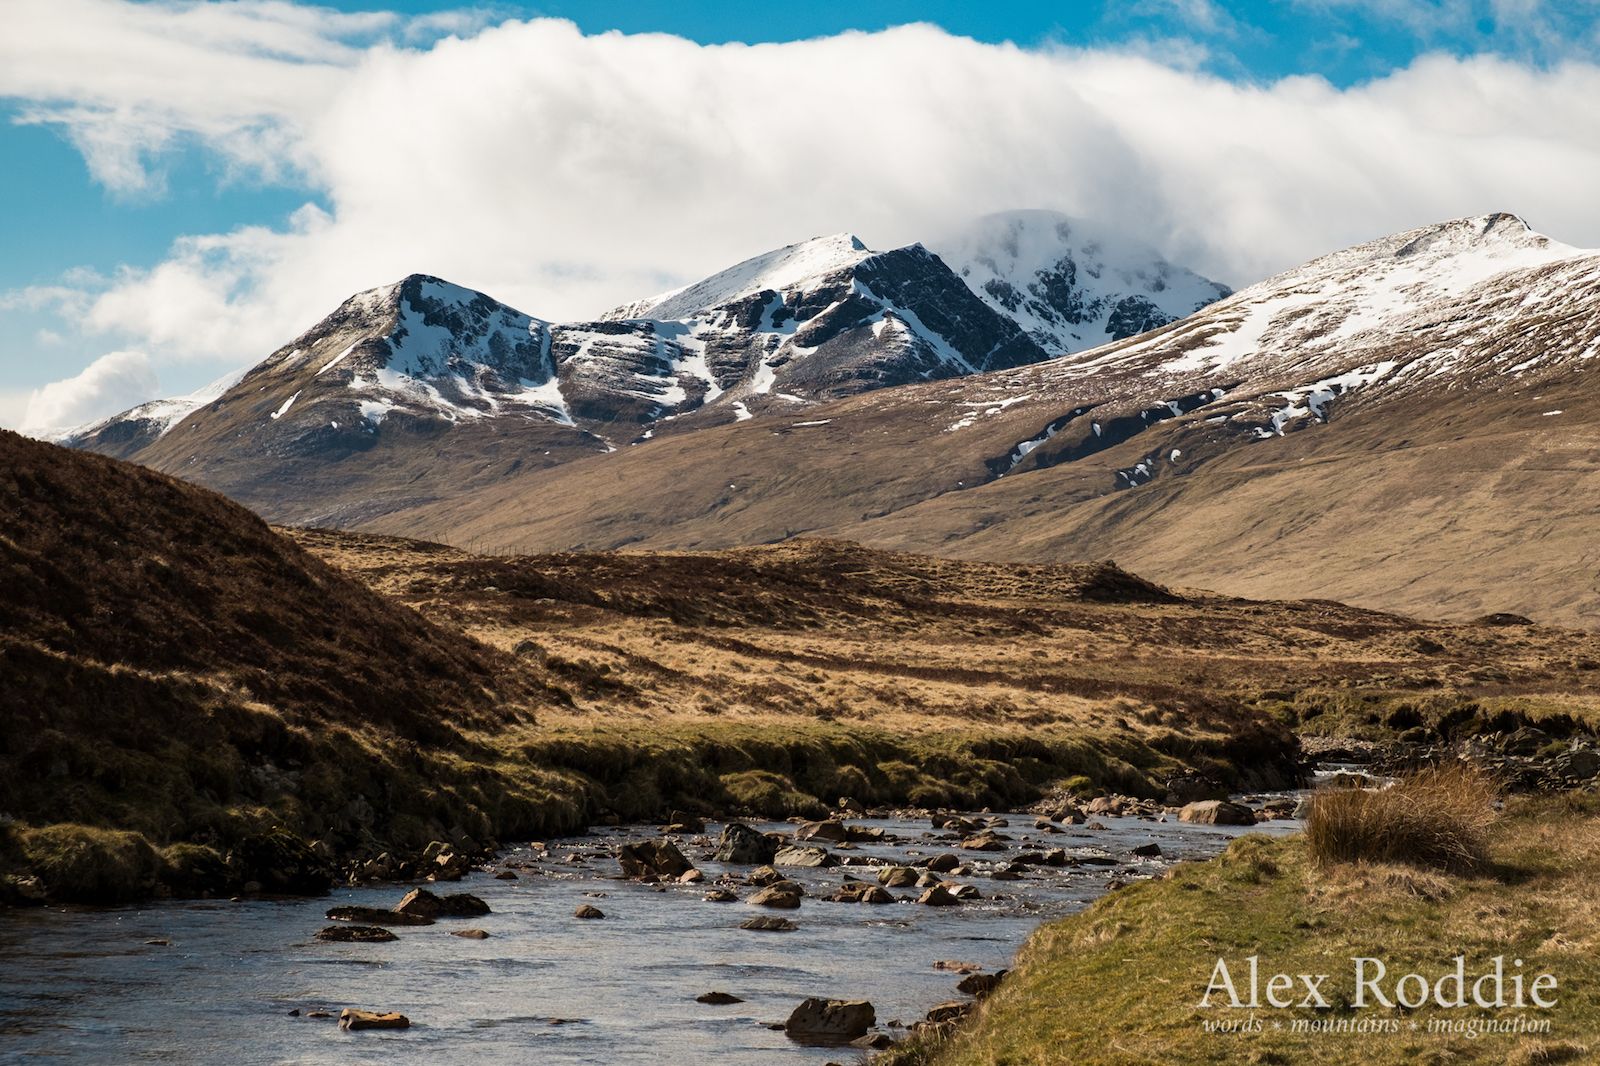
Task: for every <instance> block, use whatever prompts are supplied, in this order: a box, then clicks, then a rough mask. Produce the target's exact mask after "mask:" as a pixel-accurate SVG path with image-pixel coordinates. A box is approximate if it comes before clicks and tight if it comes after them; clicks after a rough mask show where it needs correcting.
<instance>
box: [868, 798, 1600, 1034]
mask: <svg viewBox="0 0 1600 1066" xmlns="http://www.w3.org/2000/svg"><path fill="white" fill-rule="evenodd" d="M1427 787H1432V786H1427ZM1465 788H1466V786H1464V785H1460V784H1458V785H1457V786H1455V787H1454V788H1453V789H1452V791H1456V790H1464V789H1465ZM1597 815H1600V798H1597V796H1596V795H1595V794H1593V793H1590V794H1583V795H1575V794H1568V795H1563V796H1555V797H1551V796H1542V797H1513V798H1512V799H1511V800H1510V801H1509V802H1508V807H1507V809H1506V811H1505V813H1504V814H1503V815H1502V816H1500V817H1499V818H1497V819H1495V820H1494V822H1493V823H1492V824H1490V825H1489V826H1488V827H1487V828H1486V829H1485V831H1484V835H1483V843H1484V846H1485V849H1486V856H1487V862H1485V863H1484V864H1483V865H1482V867H1481V868H1480V869H1479V870H1477V871H1476V872H1470V873H1468V872H1461V873H1456V874H1447V873H1444V872H1442V871H1438V870H1429V869H1422V868H1419V867H1417V866H1415V865H1412V864H1411V863H1410V862H1403V863H1400V864H1395V863H1390V862H1380V861H1358V862H1341V863H1334V864H1318V863H1315V862H1314V861H1313V860H1312V857H1311V854H1310V849H1309V848H1308V846H1307V843H1306V840H1305V838H1304V837H1292V838H1287V839H1278V840H1268V839H1266V838H1264V837H1258V836H1249V837H1244V838H1241V839H1240V840H1238V841H1236V842H1235V843H1234V844H1233V845H1232V846H1231V847H1230V848H1229V850H1228V851H1227V852H1226V853H1225V854H1224V855H1223V856H1222V857H1221V858H1220V859H1218V860H1216V861H1214V862H1209V863H1197V864H1186V865H1182V866H1178V867H1175V868H1174V869H1173V870H1172V871H1171V872H1170V874H1169V875H1168V876H1167V877H1165V878H1163V879H1161V880H1155V881H1147V882H1141V883H1138V884H1135V885H1133V886H1130V887H1128V888H1125V889H1123V890H1121V891H1118V892H1115V893H1112V894H1111V895H1109V896H1107V897H1105V898H1104V899H1102V900H1100V901H1098V902H1097V903H1096V904H1095V905H1094V906H1092V907H1090V908H1089V909H1088V910H1087V911H1085V912H1084V913H1082V914H1079V915H1076V916H1074V917H1072V918H1068V919H1066V920H1064V921H1061V922H1057V923H1054V924H1052V925H1048V926H1045V927H1044V928H1042V929H1041V930H1040V931H1039V932H1038V933H1037V934H1035V936H1034V937H1033V938H1032V940H1031V941H1030V942H1029V944H1028V945H1027V947H1025V948H1024V950H1023V952H1022V954H1021V955H1020V956H1019V960H1018V966H1017V967H1016V969H1014V970H1013V971H1012V973H1011V974H1010V976H1009V977H1008V978H1007V979H1006V981H1005V982H1004V983H1003V984H1002V985H1001V986H1000V990H999V991H998V992H997V993H995V994H994V995H992V996H991V997H989V998H988V999H987V1000H985V1001H984V1002H983V1003H982V1005H981V1006H980V1007H979V1009H978V1011H977V1012H976V1014H975V1016H974V1018H973V1020H972V1022H971V1024H970V1025H969V1026H967V1027H966V1028H965V1029H964V1030H962V1031H961V1032H960V1033H959V1034H957V1035H956V1037H955V1038H954V1039H952V1040H950V1041H948V1042H943V1043H941V1042H938V1041H934V1042H931V1043H921V1044H918V1043H915V1042H914V1043H912V1044H910V1045H908V1046H906V1047H905V1048H904V1049H903V1050H901V1051H900V1052H898V1053H897V1054H895V1055H891V1056H889V1057H888V1058H887V1060H886V1062H887V1063H892V1064H894V1066H901V1064H904V1066H911V1064H913V1063H917V1064H931V1066H1001V1064H1004V1066H1053V1064H1056V1063H1061V1062H1072V1063H1082V1064H1084V1066H1154V1064H1157V1063H1159V1064H1163V1066H1165V1064H1191V1063H1210V1064H1223V1063H1229V1064H1231V1063H1260V1064H1271V1063H1277V1064H1287V1063H1296V1064H1299V1063H1330V1064H1331V1063H1346V1062H1354V1061H1360V1062H1364V1063H1373V1064H1377V1066H1389V1064H1393V1066H1419V1064H1420V1066H1466V1064H1485V1066H1488V1064H1494V1066H1499V1064H1502V1063H1524V1064H1527V1063H1541V1062H1577V1061H1583V1062H1588V1061H1591V1060H1592V1056H1593V1055H1594V1054H1595V1053H1596V1052H1597V1051H1600V963H1597V962H1596V959H1597V958H1600V955H1597V953H1596V949H1597V948H1600V939H1597V932H1596V931H1597V929H1600V923H1597V921H1596V917H1597V915H1596V903H1595V900H1596V899H1597V898H1600V873H1597V871H1600V816H1597ZM1472 817H1473V818H1474V819H1476V818H1477V814H1476V808H1474V814H1473V816H1472ZM1250 955H1259V956H1260V958H1261V966H1262V967H1263V973H1277V972H1285V973H1289V974H1298V973H1309V974H1320V973H1327V974H1329V975H1330V977H1329V979H1328V980H1327V982H1326V984H1325V985H1324V992H1325V993H1326V998H1327V999H1328V1001H1329V1003H1330V1005H1331V1009H1329V1010H1316V1009H1313V1008H1309V1007H1307V1008H1300V1007H1296V1008H1293V1009H1287V1010H1282V1011H1278V1010H1259V1011H1252V1010H1250V1009H1249V1008H1241V1009H1231V1008H1228V1007H1222V1008H1216V1009H1209V1010H1207V1009H1201V1008H1199V1007H1198V1006H1197V1004H1198V1003H1199V1001H1200V999H1201V996H1202V994H1203V992H1204V989H1205V987H1206V984H1207V982H1208V980H1209V978H1210V975H1211V974H1212V971H1213V968H1214V967H1215V965H1216V960H1217V959H1218V958H1219V957H1226V958H1229V959H1233V960H1239V965H1240V966H1242V965H1243V960H1244V959H1245V958H1247V957H1248V956H1250ZM1456 955H1464V956H1465V957H1466V959H1467V960H1468V964H1469V965H1470V967H1472V969H1470V970H1469V973H1473V974H1476V973H1480V972H1483V970H1484V969H1486V968H1487V967H1489V966H1490V965H1491V963H1492V960H1493V958H1494V957H1495V956H1504V957H1505V959H1506V963H1505V965H1506V966H1507V968H1508V969H1507V973H1508V974H1509V973H1511V972H1513V971H1514V967H1513V966H1512V962H1511V960H1513V959H1521V960H1523V966H1522V968H1521V972H1523V973H1525V974H1539V973H1551V974H1554V975H1556V977H1557V979H1558V981H1559V1002H1558V1004H1557V1006H1556V1008H1554V1009H1553V1010H1550V1011H1548V1012H1545V1011H1539V1010H1523V1011H1520V1012H1519V1011H1517V1010H1506V1011H1494V1010H1491V1011H1479V1010H1475V1009H1474V1010H1467V1011H1460V1010H1453V1009H1443V1008H1440V1007H1437V1006H1434V1005H1431V1004H1430V1005H1425V1006H1423V1007H1421V1008H1420V1009H1417V1010H1406V1009H1402V1008H1400V1007H1398V1006H1396V1007H1394V1008H1385V1007H1383V1006H1382V1005H1381V1004H1377V1003H1374V1002H1369V1003H1368V1004H1367V1005H1366V1006H1364V1007H1361V1008H1357V1007H1355V1006H1354V1003H1353V1000H1354V994H1355V992H1356V988H1355V983H1354V982H1355V979H1354V970H1353V964H1352V962H1351V960H1352V959H1353V958H1355V957H1372V958H1379V959H1381V960H1383V961H1384V963H1385V965H1386V967H1387V969H1388V972H1389V973H1390V974H1391V975H1398V974H1403V973H1407V972H1418V973H1422V974H1427V975H1441V974H1444V973H1447V972H1450V968H1451V965H1452V960H1453V958H1454V957H1455V956H1456ZM1519 1013H1520V1014H1523V1015H1527V1016H1529V1017H1531V1018H1533V1019H1534V1020H1538V1019H1539V1018H1548V1020H1549V1021H1550V1031H1549V1032H1547V1033H1531V1034H1530V1033H1516V1032H1510V1033H1487V1034H1479V1035H1477V1036H1472V1035H1468V1034H1466V1033H1464V1032H1454V1033H1452V1032H1441V1031H1437V1030H1435V1031H1430V1030H1429V1026H1430V1024H1431V1023H1435V1022H1449V1021H1450V1020H1451V1019H1459V1018H1461V1017H1462V1016H1464V1015H1471V1016H1473V1017H1479V1016H1493V1017H1500V1018H1510V1017H1513V1016H1515V1015H1517V1014H1519ZM1250 1016H1256V1017H1259V1018H1260V1020H1261V1021H1262V1023H1263V1025H1262V1028H1261V1030H1260V1031H1243V1032H1234V1033H1207V1032H1205V1031H1204V1030H1203V1029H1202V1024H1203V1023H1204V1022H1205V1021H1212V1022H1217V1021H1223V1020H1226V1019H1228V1018H1230V1017H1231V1018H1232V1019H1233V1020H1235V1021H1238V1020H1243V1019H1245V1018H1247V1017H1250ZM1296 1019H1300V1020H1308V1021H1309V1020H1318V1019H1320V1020H1323V1021H1329V1020H1332V1021H1339V1020H1344V1021H1347V1022H1348V1021H1353V1020H1359V1019H1365V1020H1367V1021H1368V1022H1373V1021H1382V1022H1385V1023H1389V1024H1392V1025H1393V1026H1394V1029H1393V1031H1392V1032H1390V1033H1380V1034H1377V1035H1373V1034H1372V1033H1370V1032H1369V1033H1367V1034H1366V1035H1361V1034H1359V1033H1343V1034H1341V1033H1319V1032H1313V1031H1304V1030H1302V1031H1296V1030H1295V1029H1294V1028H1293V1027H1292V1023H1293V1022H1294V1021H1295V1020H1296ZM1274 1020H1277V1021H1281V1022H1282V1023H1283V1028H1281V1029H1274V1028H1272V1027H1271V1025H1270V1023H1271V1022H1272V1021H1274ZM1412 1022H1416V1023H1417V1026H1416V1028H1415V1029H1413V1028H1412V1027H1411V1023H1412Z"/></svg>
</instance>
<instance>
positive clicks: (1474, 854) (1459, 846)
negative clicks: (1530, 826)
mask: <svg viewBox="0 0 1600 1066" xmlns="http://www.w3.org/2000/svg"><path fill="white" fill-rule="evenodd" d="M1494 802H1495V788H1494V784H1493V783H1492V782H1491V781H1490V780H1489V778H1488V777H1487V776H1485V775H1484V774H1483V773H1482V772H1481V771H1479V770H1476V769H1474V768H1473V767H1471V766H1470V765H1468V764H1465V763H1460V764H1455V765H1450V766H1441V767H1436V768H1431V769H1427V770H1423V771H1421V772H1419V773H1415V774H1410V775H1407V776H1406V777H1404V778H1402V779H1401V780H1400V781H1398V782H1396V783H1395V784H1394V785H1393V786H1392V787H1390V788H1385V789H1365V788H1331V789H1325V790H1323V791H1322V792H1321V793H1319V794H1318V795H1317V796H1316V797H1315V798H1314V799H1313V800H1312V802H1311V814H1310V816H1309V818H1308V819H1307V821H1306V846H1307V848H1309V849H1310V854H1311V858H1312V861H1314V862H1317V863H1320V864H1322V865H1325V866H1326V865H1332V864H1335V863H1341V862H1380V863H1407V864H1411V865H1415V866H1422V867H1435V868H1437V869H1441V870H1450V871H1456V872H1469V871H1473V870H1478V869H1481V868H1482V867H1483V865H1484V863H1485V862H1487V861H1488V852H1489V826H1490V824H1491V823H1492V822H1493V820H1494Z"/></svg>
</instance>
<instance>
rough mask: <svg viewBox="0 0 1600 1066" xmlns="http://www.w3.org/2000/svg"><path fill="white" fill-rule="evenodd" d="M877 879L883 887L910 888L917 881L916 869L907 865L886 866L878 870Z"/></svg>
mask: <svg viewBox="0 0 1600 1066" xmlns="http://www.w3.org/2000/svg"><path fill="white" fill-rule="evenodd" d="M878 881H879V882H880V883H881V884H882V885H883V886H884V887H885V888H910V887H911V886H912V885H914V884H916V883H917V871H915V870H913V869H911V867H909V866H886V867H884V868H883V869H881V870H879V871H878Z"/></svg>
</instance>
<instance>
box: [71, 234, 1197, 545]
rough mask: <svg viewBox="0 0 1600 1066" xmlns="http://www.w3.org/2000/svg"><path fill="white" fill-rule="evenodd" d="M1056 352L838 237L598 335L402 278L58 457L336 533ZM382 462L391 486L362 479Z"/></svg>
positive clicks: (463, 291) (632, 314) (605, 325)
mask: <svg viewBox="0 0 1600 1066" xmlns="http://www.w3.org/2000/svg"><path fill="white" fill-rule="evenodd" d="M1103 242H1104V238H1102V246H1097V247H1101V248H1102V250H1103ZM1079 254H1083V253H1082V252H1081V249H1080V253H1079ZM1148 258H1149V256H1148V255H1146V254H1145V253H1142V252H1141V253H1129V254H1128V255H1124V256H1123V257H1122V258H1121V259H1118V260H1117V261H1118V262H1122V261H1124V260H1127V261H1130V262H1132V261H1137V262H1140V263H1145V262H1146V260H1147V259H1148ZM1100 262H1101V260H1096V261H1095V263H1096V264H1097V265H1096V266H1094V267H1093V269H1096V270H1099V269H1100V266H1099V265H1098V264H1099V263H1100ZM1179 273H1182V274H1184V276H1189V275H1187V274H1186V272H1175V271H1174V270H1173V268H1169V267H1166V266H1165V264H1159V263H1157V264H1156V265H1150V266H1149V269H1148V271H1147V275H1148V276H1136V275H1137V271H1135V270H1133V269H1132V268H1129V269H1128V270H1127V271H1124V272H1123V273H1122V274H1119V275H1117V276H1116V277H1111V276H1109V275H1108V276H1105V277H1102V278H1101V282H1100V288H1099V289H1097V290H1096V291H1097V292H1099V293H1102V294H1103V296H1104V299H1105V300H1109V299H1111V296H1112V295H1114V293H1113V292H1112V290H1113V289H1114V288H1115V285H1116V284H1120V283H1122V282H1126V283H1127V284H1128V285H1130V286H1134V287H1137V288H1139V292H1140V293H1142V292H1144V291H1146V290H1148V289H1149V288H1150V286H1151V285H1152V284H1154V282H1153V281H1152V280H1151V279H1154V278H1158V277H1159V276H1169V275H1170V276H1174V277H1175V276H1178V274H1179ZM1097 298H1098V297H1097ZM1139 298H1140V299H1143V296H1140V297H1139ZM1187 298H1188V297H1187V296H1186V297H1185V299H1187ZM1125 302H1126V301H1123V303H1125ZM1118 306H1120V305H1118ZM1107 313H1108V314H1112V315H1114V314H1116V311H1115V308H1113V310H1112V311H1108V312H1107ZM1030 321H1032V320H1031V319H1030ZM1049 354H1050V353H1049V352H1047V351H1046V349H1044V348H1043V347H1041V346H1040V344H1039V343H1038V342H1037V341H1036V340H1035V339H1034V338H1033V337H1031V336H1029V335H1028V333H1027V332H1025V331H1024V329H1023V328H1022V327H1021V326H1019V325H1018V322H1017V320H1016V319H1015V318H1014V317H1013V316H1012V314H1011V313H1010V312H1008V311H1007V310H1005V309H1004V308H1003V307H1000V306H998V305H996V304H995V303H994V302H993V300H992V297H990V296H988V295H986V294H985V293H983V292H981V291H978V290H974V289H973V288H971V287H970V286H969V284H967V283H964V282H963V280H962V279H961V278H958V277H957V276H956V274H955V273H953V272H952V271H951V270H950V268H949V267H948V266H947V265H946V264H945V263H944V261H943V260H941V259H940V257H939V256H937V255H935V254H934V253H932V252H930V251H929V250H928V249H927V248H925V247H923V246H922V245H910V246H908V247H904V248H897V249H892V250H890V251H884V252H878V251H873V250H871V249H869V248H868V247H867V246H866V245H865V244H864V243H863V242H862V241H861V240H860V239H858V238H856V237H854V236H851V235H849V234H836V235H832V236H825V237H818V238H814V239H812V240H808V241H803V242H800V243H798V244H793V245H789V246H787V247H784V248H779V249H777V250H775V251H772V252H768V253H765V254H763V255H759V256H756V257H754V258H751V259H749V260H746V261H744V262H741V263H738V264H736V265H734V266H732V267H730V268H728V269H727V270H724V271H721V272H719V273H717V274H714V275H712V276H711V277H708V278H706V279H704V280H702V281H699V282H696V283H694V284H692V285H688V286H685V287H683V288H680V289H677V290H674V291H672V292H669V293H664V294H662V295H660V296H657V297H653V298H651V299H647V300H641V301H637V302H635V303H633V304H630V305H627V306H625V307H622V308H618V309H616V310H615V311H613V312H611V313H609V314H607V315H604V316H602V317H601V318H599V319H597V320H595V321H591V322H550V321H546V320H543V319H539V318H536V317H534V316H532V315H529V314H527V313H526V312H523V311H520V310H517V309H515V308H512V307H508V306H506V305H504V304H502V303H500V302H498V301H496V300H494V299H493V298H492V297H490V296H488V295H486V294H484V293H481V292H476V291H474V290H471V289H467V288H464V287H461V286H459V285H454V284H452V283H449V282H446V281H443V280H441V279H439V278H434V277H429V276H427V275H421V274H418V275H412V276H410V277H408V278H405V279H403V280H402V281H400V282H397V283H395V284H392V285H386V286H383V287H380V288H377V289H372V290H369V291H367V292H362V293H358V294H356V295H355V296H352V297H351V298H350V299H348V300H346V301H345V302H344V303H343V304H342V305H340V306H339V308H337V309H336V310H335V311H334V312H333V313H332V314H330V315H329V316H328V317H327V318H326V319H324V320H323V321H321V322H319V323H318V324H316V325H315V326H313V327H312V328H311V329H309V330H307V331H306V332H305V333H303V334H301V335H300V336H299V337H297V338H296V339H295V340H293V341H291V342H290V343H288V344H286V345H284V346H283V347H282V348H280V349H279V350H278V351H276V352H274V353H273V354H272V355H270V356H269V357H268V358H267V359H265V360H264V361H262V362H261V363H260V364H258V365H256V366H255V367H253V368H251V369H250V370H249V372H248V373H246V374H244V375H243V376H242V377H241V378H239V379H238V380H236V381H233V382H231V383H223V385H224V386H225V387H218V388H213V389H210V390H202V392H200V393H196V394H195V395H194V396H192V397H187V398H184V399H183V400H178V401H158V402H156V403H154V404H147V405H144V406H142V407H140V408H136V409H135V410H133V411H130V412H126V413H125V414H123V415H120V416H118V417H116V418H113V419H109V420H107V421H105V422H103V423H101V424H99V425H96V426H93V427H88V428H86V429H85V430H83V431H80V432H77V433H75V434H73V435H72V436H71V437H70V439H69V442H70V443H73V444H76V445H77V446H80V447H86V448H91V449H94V450H103V451H113V452H114V453H115V454H118V455H119V456H122V457H128V458H133V459H136V460H138V461H141V462H146V463H149V464H150V465H153V466H156V467H157V468H159V469H163V470H168V471H171V472H176V473H181V474H183V475H184V476H186V477H190V478H193V479H195V480H198V481H201V482H203V483H206V484H210V485H213V486H214V487H217V488H220V489H222V490H223V491H225V492H228V493H230V494H232V495H234V496H236V497H237V498H239V499H241V500H243V501H245V502H247V503H250V504H251V505H253V506H256V507H257V508H258V509H260V510H262V511H263V512H264V513H266V514H268V515H269V516H270V517H273V518H276V519H281V520H295V521H307V520H316V521H324V522H348V521H358V520H362V519H363V518H364V517H370V516H371V515H374V514H380V513H385V512H386V511H388V510H390V509H393V508H396V507H409V506H413V505H415V504H416V503H417V502H418V501H422V500H427V499H431V498H434V497H435V495H436V494H440V493H453V492H455V491H458V490H460V489H461V488H463V487H464V486H466V485H473V484H480V483H486V482H488V481H492V480H493V478H495V477H497V476H499V475H500V474H501V473H502V472H504V471H505V470H506V469H526V468H530V467H542V466H547V465H553V464H557V463H561V462H565V461H568V460H571V459H574V458H580V457H583V456H587V455H596V454H603V453H606V452H609V451H612V450H615V449H617V448H623V447H627V446H628V445H632V444H639V443H643V442H645V441H648V440H651V439H653V438H657V437H659V436H662V435H670V434H679V433H685V432H689V431H692V430H695V429H699V428H704V427H706V426H710V425H717V424H723V423H731V422H738V421H743V420H746V419H750V418H755V417H757V416H760V415H763V414H768V413H778V414H782V413H794V412H798V411H801V410H803V409H805V408H807V407H809V406H811V405H815V404H818V403H823V402H827V401H830V400H835V399H839V398H841V397H846V396H851V395H855V394H858V393H861V392H865V391H870V390H873V389H880V388H885V387H889V386H894V385H903V384H909V383H913V382H919V381H932V380H941V379H947V378H953V377H960V376H965V375H970V374H978V373H984V372H988V371H994V370H1001V369H1005V368H1010V367H1020V366H1025V365H1028V364H1030V363H1036V362H1040V361H1042V360H1044V359H1046V358H1048V356H1049ZM424 453H426V454H427V455H428V456H429V463H428V465H427V468H426V469H420V468H417V467H416V464H417V463H418V462H420V457H421V455H422V454H424ZM358 456H359V457H361V458H360V459H359V460H357V458H356V457H358ZM380 457H382V458H383V459H384V463H385V465H384V466H383V468H382V469H363V468H362V464H368V465H369V466H370V465H371V464H374V463H376V462H377V461H378V460H379V459H380ZM335 470H337V471H338V476H337V477H335V476H334V471H335ZM362 486H367V487H365V488H364V487H362Z"/></svg>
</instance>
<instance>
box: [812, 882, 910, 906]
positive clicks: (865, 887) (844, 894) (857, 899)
mask: <svg viewBox="0 0 1600 1066" xmlns="http://www.w3.org/2000/svg"><path fill="white" fill-rule="evenodd" d="M828 899H829V900H830V901H831V902H833V903H893V902H894V896H892V895H890V894H889V892H888V891H887V890H886V889H884V888H882V887H880V886H878V885H875V884H873V883H871V882H870V881H847V882H845V883H844V884H843V885H841V886H840V887H839V890H838V891H837V892H835V893H834V894H833V895H831V896H829V897H828Z"/></svg>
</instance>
